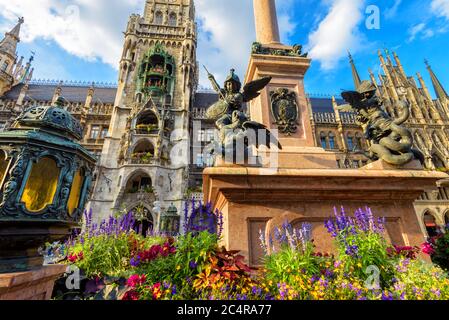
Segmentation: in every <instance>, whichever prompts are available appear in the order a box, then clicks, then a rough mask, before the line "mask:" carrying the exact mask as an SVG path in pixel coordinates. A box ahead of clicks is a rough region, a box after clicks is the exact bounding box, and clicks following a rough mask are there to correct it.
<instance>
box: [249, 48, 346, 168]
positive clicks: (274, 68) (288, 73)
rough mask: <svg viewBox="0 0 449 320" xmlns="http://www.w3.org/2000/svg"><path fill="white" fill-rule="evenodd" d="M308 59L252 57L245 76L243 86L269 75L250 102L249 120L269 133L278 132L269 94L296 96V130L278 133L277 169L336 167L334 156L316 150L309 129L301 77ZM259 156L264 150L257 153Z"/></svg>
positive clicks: (309, 114) (310, 129)
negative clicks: (285, 91) (279, 91)
mask: <svg viewBox="0 0 449 320" xmlns="http://www.w3.org/2000/svg"><path fill="white" fill-rule="evenodd" d="M310 63H311V60H310V59H308V58H304V57H298V56H275V55H264V54H252V55H251V58H250V62H249V66H248V70H247V74H246V77H245V83H248V82H251V81H253V80H256V79H259V78H262V77H266V76H271V77H272V80H271V82H270V83H269V84H268V86H267V87H266V88H264V89H263V90H262V92H261V94H260V96H259V97H257V98H256V99H254V100H252V101H251V103H250V108H249V110H250V117H251V120H253V121H257V122H260V123H262V124H264V125H265V126H266V127H267V128H268V129H269V130H271V131H274V130H277V129H278V127H277V125H276V120H275V118H274V116H273V114H272V112H271V97H270V93H271V92H273V91H275V90H276V89H279V88H285V89H288V91H289V92H294V93H295V95H296V100H297V101H296V103H297V106H298V114H299V116H298V120H297V131H296V132H295V133H293V134H291V135H285V134H282V133H279V136H278V139H279V141H280V143H281V145H282V150H279V154H278V156H277V159H278V163H277V165H276V166H278V167H281V168H291V169H301V168H314V169H320V168H335V169H336V168H337V159H336V155H335V153H332V152H326V151H325V150H324V149H322V148H320V147H317V143H316V141H315V133H314V130H313V128H312V125H311V123H312V121H311V119H312V117H313V114H312V111H311V109H310V106H309V103H308V101H307V97H306V94H305V90H304V76H305V74H306V72H307V70H308V69H309V67H310ZM259 152H260V153H259V155H263V151H262V152H261V151H260V150H259ZM276 152H277V151H276Z"/></svg>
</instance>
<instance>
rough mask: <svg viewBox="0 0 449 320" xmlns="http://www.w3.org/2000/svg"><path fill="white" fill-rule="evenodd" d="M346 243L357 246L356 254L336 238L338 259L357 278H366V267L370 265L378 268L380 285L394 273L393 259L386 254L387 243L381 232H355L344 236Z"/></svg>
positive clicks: (386, 281)
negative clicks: (349, 251)
mask: <svg viewBox="0 0 449 320" xmlns="http://www.w3.org/2000/svg"><path fill="white" fill-rule="evenodd" d="M346 240H347V242H348V243H351V244H352V245H353V246H356V247H357V248H358V251H357V255H351V254H349V253H348V252H347V249H346V245H345V244H344V243H343V241H340V240H339V239H338V238H337V241H336V242H337V245H338V253H339V259H340V261H342V262H343V265H344V269H345V271H346V272H351V273H352V274H353V276H355V277H356V278H358V279H366V277H367V276H366V273H365V271H366V269H367V268H368V267H370V266H378V267H379V268H380V276H381V286H382V287H383V286H385V285H387V284H388V283H389V281H390V280H391V279H392V277H393V274H394V268H393V266H394V260H392V259H391V258H390V257H389V256H388V250H387V249H388V247H389V244H388V243H387V241H386V240H385V238H384V237H383V236H382V234H379V233H375V232H371V231H368V232H357V233H355V234H351V235H349V236H347V237H346Z"/></svg>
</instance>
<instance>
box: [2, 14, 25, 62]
mask: <svg viewBox="0 0 449 320" xmlns="http://www.w3.org/2000/svg"><path fill="white" fill-rule="evenodd" d="M24 21H25V20H24V19H23V18H19V21H18V23H17V24H16V26H15V27H14V28H13V29H12V30H11V31H10V32H7V33H6V34H5V37H4V38H3V40H2V41H1V42H0V51H3V52H4V53H8V54H10V55H11V56H15V54H16V50H17V43H19V42H20V27H21V26H22V24H23V23H24Z"/></svg>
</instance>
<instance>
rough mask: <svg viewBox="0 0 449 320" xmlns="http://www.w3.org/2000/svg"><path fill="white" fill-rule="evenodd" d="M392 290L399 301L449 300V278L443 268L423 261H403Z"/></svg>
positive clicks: (399, 266) (399, 265)
mask: <svg viewBox="0 0 449 320" xmlns="http://www.w3.org/2000/svg"><path fill="white" fill-rule="evenodd" d="M395 277H396V283H395V284H394V285H393V287H392V288H391V291H392V292H394V295H395V297H396V298H398V299H407V300H439V299H442V300H448V299H449V277H448V274H447V273H445V272H444V271H443V270H442V269H441V268H439V267H437V266H434V265H432V264H429V263H427V262H424V261H422V260H411V261H410V260H407V259H405V260H402V261H401V262H400V263H399V264H398V269H397V272H396V274H395Z"/></svg>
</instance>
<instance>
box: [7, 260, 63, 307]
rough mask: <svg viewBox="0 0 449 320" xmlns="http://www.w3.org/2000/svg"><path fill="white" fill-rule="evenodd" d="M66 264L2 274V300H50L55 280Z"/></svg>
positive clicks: (60, 274) (61, 273)
mask: <svg viewBox="0 0 449 320" xmlns="http://www.w3.org/2000/svg"><path fill="white" fill-rule="evenodd" d="M66 268H67V266H65V265H52V266H43V267H41V268H39V269H35V270H31V271H25V272H16V273H5V274H0V300H50V299H51V295H52V293H53V287H54V284H55V281H56V280H57V279H59V278H60V277H61V276H62V275H63V274H64V273H65V271H66Z"/></svg>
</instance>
